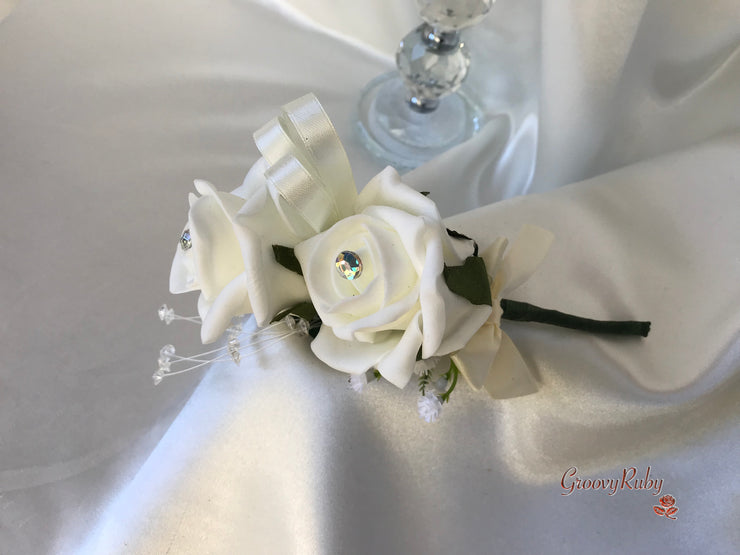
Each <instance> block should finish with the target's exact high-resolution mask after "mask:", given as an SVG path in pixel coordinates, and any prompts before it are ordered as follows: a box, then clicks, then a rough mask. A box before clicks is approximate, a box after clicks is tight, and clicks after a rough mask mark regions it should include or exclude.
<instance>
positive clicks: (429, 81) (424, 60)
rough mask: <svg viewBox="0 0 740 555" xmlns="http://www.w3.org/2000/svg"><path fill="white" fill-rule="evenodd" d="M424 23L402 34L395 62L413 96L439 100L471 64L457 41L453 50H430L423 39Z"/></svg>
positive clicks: (462, 44) (455, 87)
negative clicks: (403, 35) (404, 34)
mask: <svg viewBox="0 0 740 555" xmlns="http://www.w3.org/2000/svg"><path fill="white" fill-rule="evenodd" d="M425 28H426V25H422V26H421V27H419V28H418V29H415V30H413V31H411V32H410V33H409V34H408V35H406V36H405V37H403V40H402V41H401V44H400V45H399V47H398V51H397V52H396V65H397V66H398V69H399V71H400V72H401V77H403V80H404V82H405V84H406V87H407V88H408V89H409V91H411V93H412V94H413V95H414V96H417V97H420V98H424V99H438V98H440V97H441V96H443V95H445V94H449V93H452V92H455V91H456V90H457V89H458V88H459V87H460V85H461V84H462V82H463V80H464V79H465V76H466V75H467V73H468V67H469V66H470V52H469V51H468V48H467V46H465V43H463V42H460V43H458V44H456V45H455V47H454V48H452V49H442V50H434V49H430V48H429V47H428V46H429V43H428V42H427V41H425V39H424V33H423V30H424V29H425Z"/></svg>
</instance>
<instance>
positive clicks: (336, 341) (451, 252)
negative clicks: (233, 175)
mask: <svg viewBox="0 0 740 555" xmlns="http://www.w3.org/2000/svg"><path fill="white" fill-rule="evenodd" d="M355 212H356V214H355V215H353V216H350V217H348V218H345V219H343V220H340V221H339V222H338V223H336V224H335V225H334V226H332V227H331V228H330V229H328V230H327V231H324V232H323V233H320V234H318V235H316V236H314V237H311V238H309V239H307V240H305V241H303V242H301V243H299V244H298V245H296V247H295V254H296V256H297V258H298V260H299V261H300V263H301V268H302V270H303V274H304V277H305V280H306V285H307V287H308V292H309V293H310V296H311V300H312V302H313V304H314V307H315V308H316V311H317V312H318V314H319V316H320V317H321V320H322V322H323V325H322V326H321V330H320V332H319V334H318V336H317V337H316V339H315V340H314V341H313V342H312V343H311V349H312V350H313V352H314V353H315V354H316V356H317V357H318V358H320V359H321V360H323V361H324V362H325V363H326V364H328V365H329V366H331V367H333V368H335V369H337V370H341V371H344V372H348V373H350V374H361V373H363V372H366V371H367V370H368V369H370V368H373V367H375V368H377V369H378V371H379V372H380V373H381V374H382V375H383V377H384V378H386V379H387V380H388V381H390V382H391V383H393V384H394V385H396V386H398V387H401V388H402V387H404V386H405V385H406V384H407V383H408V381H409V379H410V377H411V375H412V373H413V371H414V365H415V362H416V357H417V353H418V352H419V350H420V349H421V355H422V357H423V358H429V357H432V356H440V355H445V354H449V353H452V352H455V351H457V350H459V349H461V348H462V347H463V346H464V345H465V344H466V343H467V341H468V340H469V339H470V338H471V337H472V336H473V335H474V334H475V332H476V331H477V330H478V328H480V326H481V325H482V324H483V323H484V322H485V321H486V319H487V318H488V316H489V315H490V313H491V307H490V306H487V305H473V304H471V303H470V302H469V301H468V300H466V299H464V298H463V297H460V296H458V295H456V294H454V293H452V292H451V291H450V290H449V289H448V288H447V285H446V284H445V282H444V279H443V277H442V271H443V269H444V265H445V264H447V265H451V266H455V265H459V264H462V262H463V260H464V256H461V255H459V254H458V253H457V252H456V250H455V247H454V246H453V240H452V239H450V237H449V236H448V235H447V233H446V230H445V227H444V225H443V224H442V221H441V218H440V215H439V212H438V210H437V207H436V205H435V204H434V202H432V201H431V200H430V199H427V198H426V197H424V195H422V194H420V193H418V192H417V191H414V190H413V189H411V188H410V187H408V186H406V185H404V184H403V183H401V181H400V177H399V175H398V173H397V172H396V171H395V170H394V169H393V168H386V169H385V170H384V171H383V172H381V173H380V174H378V175H377V176H376V177H375V178H373V179H372V180H371V181H370V183H368V185H367V186H366V187H365V189H363V191H362V192H361V193H360V195H359V197H358V199H357V203H356V207H355ZM457 242H458V243H459V241H457ZM468 248H469V246H468ZM343 251H351V252H353V253H356V254H357V255H358V256H359V258H360V259H361V261H362V273H361V274H360V275H359V276H358V277H357V278H356V279H354V280H352V281H350V280H347V279H345V278H344V277H342V275H340V273H339V272H338V271H337V269H336V267H335V258H336V256H337V255H338V254H339V253H341V252H343Z"/></svg>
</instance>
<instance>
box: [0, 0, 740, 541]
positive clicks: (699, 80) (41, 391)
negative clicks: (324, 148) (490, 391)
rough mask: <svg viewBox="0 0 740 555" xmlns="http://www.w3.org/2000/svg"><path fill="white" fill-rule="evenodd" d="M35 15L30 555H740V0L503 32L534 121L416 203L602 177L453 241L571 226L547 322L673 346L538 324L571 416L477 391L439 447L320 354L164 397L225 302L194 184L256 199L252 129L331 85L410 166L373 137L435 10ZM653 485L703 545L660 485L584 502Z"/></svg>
mask: <svg viewBox="0 0 740 555" xmlns="http://www.w3.org/2000/svg"><path fill="white" fill-rule="evenodd" d="M13 4H15V3H14V2H11V3H6V4H3V5H2V9H3V10H5V11H8V10H12V11H9V15H7V16H6V18H5V19H4V20H2V21H0V126H1V128H2V131H3V132H2V134H1V135H0V170H1V171H0V184H1V185H2V191H3V193H4V194H3V201H2V202H1V203H0V231H1V232H2V237H3V239H2V241H0V254H2V260H3V263H2V265H0V281H1V283H2V285H3V289H2V291H3V293H2V295H0V314H2V323H0V327H1V328H0V329H2V333H0V440H1V441H0V491H2V496H1V497H0V508H1V511H0V546H2V549H1V550H0V551H2V552H3V553H4V552H8V553H78V552H83V553H84V552H91V553H126V552H128V553H160V552H166V551H167V549H170V551H171V552H178V553H202V552H210V553H233V552H255V553H259V552H277V553H282V552H285V553H291V552H298V553H304V552H305V553H313V552H316V553H340V552H357V553H372V552H392V553H421V552H461V551H462V552H466V553H490V552H504V553H507V552H554V553H557V552H563V553H570V552H580V551H584V550H595V549H599V550H601V551H605V552H652V551H654V550H655V549H657V548H659V549H673V550H674V551H676V552H686V553H691V552H717V553H723V552H727V553H730V552H733V551H735V550H736V549H737V546H738V545H740V537H738V531H737V530H738V526H737V523H738V521H740V483H739V482H740V480H739V479H738V477H737V471H736V470H735V468H736V464H735V461H736V460H737V458H738V454H739V453H738V447H737V438H738V431H739V430H738V424H737V409H736V406H737V402H738V397H739V396H740V395H739V393H738V382H739V379H738V371H740V368H739V367H738V360H739V357H740V355H739V354H738V353H739V352H740V347H738V339H737V337H738V330H739V329H740V325H739V324H740V322H738V316H737V315H738V312H739V311H738V307H740V302H739V301H740V294H739V290H738V285H737V284H738V283H740V280H738V273H740V259H738V257H737V245H738V244H739V241H738V240H739V239H740V236H739V234H738V228H739V227H740V224H738V218H737V207H738V204H739V203H738V201H739V200H740V198H738V193H737V191H738V190H739V189H738V183H737V180H738V178H737V175H738V169H739V167H738V166H740V163H739V162H738V160H737V152H738V139H737V136H735V135H733V132H734V131H736V130H737V129H738V118H740V115H739V114H738V111H737V109H736V99H737V98H738V97H740V68H738V63H739V62H738V59H737V53H736V51H737V45H738V42H739V41H740V31H739V30H738V29H739V27H738V23H737V22H738V21H739V19H738V15H740V14H739V13H738V8H737V5H736V3H734V2H731V1H714V2H707V3H703V4H702V5H701V7H698V6H697V5H695V4H693V5H692V4H682V5H680V6H679V5H676V4H677V3H668V2H646V1H642V2H638V1H629V2H621V3H618V4H615V3H609V4H608V5H607V4H606V3H599V5H596V4H595V3H593V2H587V1H586V0H582V1H570V2H560V3H557V4H556V3H543V5H542V6H540V5H539V3H538V2H534V1H525V2H511V1H508V2H504V0H501V2H500V3H498V4H496V5H495V7H494V10H493V12H492V14H491V16H490V17H489V18H488V19H487V20H486V22H485V24H484V25H483V26H482V27H481V28H480V29H478V30H476V31H475V33H474V36H473V37H471V40H470V44H471V46H472V47H473V48H474V55H476V56H477V58H476V64H477V65H474V73H473V74H471V80H470V83H469V85H468V86H470V87H473V89H474V90H477V91H479V92H480V94H481V95H482V96H483V97H484V98H486V100H487V102H488V104H487V107H488V109H489V111H490V113H491V114H493V115H501V114H502V113H503V114H505V115H506V117H504V118H502V117H499V118H497V119H496V120H494V121H493V122H492V124H491V125H489V126H488V127H487V128H486V130H485V131H484V133H482V134H481V135H480V136H479V137H477V138H476V139H474V140H473V141H470V142H469V143H468V144H466V145H462V146H461V147H460V148H458V149H457V150H456V151H454V152H450V153H448V154H447V155H445V156H442V157H440V158H438V159H437V160H434V161H432V162H430V163H429V164H427V165H425V166H424V167H422V168H419V169H418V170H416V171H415V172H413V173H412V174H411V175H410V176H409V178H408V179H409V181H410V182H411V183H412V184H413V185H414V186H416V187H417V188H420V189H424V190H431V191H432V193H433V195H434V198H435V200H437V202H438V203H439V204H440V207H441V209H442V212H443V214H445V215H452V214H455V213H458V212H462V211H464V210H468V209H471V208H474V207H476V206H480V205H483V204H487V203H489V202H493V201H497V200H500V199H501V198H506V197H512V196H514V195H517V194H522V193H531V192H544V191H547V190H550V189H554V188H557V187H560V186H563V185H567V184H568V183H571V182H574V181H580V180H583V179H588V181H586V182H584V183H581V184H578V185H576V186H572V187H566V188H563V189H562V190H558V191H555V192H554V193H551V194H549V195H545V196H527V197H522V198H517V199H513V200H511V201H507V202H505V203H501V204H496V205H493V206H490V207H487V208H483V209H481V211H477V212H473V213H469V214H464V215H462V216H459V217H457V218H456V219H454V220H452V223H451V225H454V226H455V227H456V228H459V229H461V230H464V231H465V232H467V233H470V234H474V235H475V236H476V238H479V239H480V240H483V239H484V238H486V237H492V236H494V235H495V234H498V233H507V234H513V233H515V231H516V230H517V229H518V227H519V226H520V225H521V224H523V223H527V222H530V223H536V224H539V225H542V226H544V227H548V228H550V229H552V230H553V231H555V232H556V234H557V237H558V238H557V243H556V246H555V247H554V250H553V252H552V253H551V254H550V256H549V257H548V259H547V261H546V264H545V266H543V267H542V269H541V270H540V272H539V273H538V274H537V276H536V278H537V279H533V280H532V282H531V283H528V284H527V285H526V286H525V288H523V289H522V290H520V291H518V292H517V297H518V298H521V299H526V300H530V301H532V302H539V303H541V304H549V305H555V306H556V307H558V308H561V309H563V310H571V311H573V312H582V313H584V314H589V315H593V316H596V317H633V316H634V317H639V318H651V319H653V321H654V329H653V333H652V334H651V336H650V338H649V339H648V340H646V341H644V342H639V341H638V342H634V341H623V340H619V341H605V340H603V339H598V338H590V337H587V336H583V335H580V334H576V333H574V332H566V331H560V330H551V329H548V328H544V327H541V326H532V325H529V326H527V325H524V324H508V326H507V331H508V332H509V333H510V335H511V336H512V338H513V339H514V341H515V343H516V344H517V345H518V346H519V347H520V350H521V351H522V353H523V355H524V356H525V359H526V360H527V361H528V362H529V363H530V364H531V365H532V366H533V367H534V368H535V370H536V371H537V372H538V374H539V376H540V378H541V380H542V389H541V391H540V392H539V393H537V394H535V395H533V396H530V397H526V398H522V399H514V400H509V401H491V400H489V399H486V398H485V397H484V396H481V395H479V394H475V393H473V392H471V391H469V390H468V389H467V388H466V387H462V388H460V390H459V392H456V398H453V404H452V405H449V406H448V407H445V409H446V410H445V415H444V417H443V419H442V421H440V422H439V423H438V424H436V425H434V426H429V425H426V424H425V423H424V422H422V421H421V420H420V419H418V416H417V415H416V414H415V402H414V396H415V395H414V393H415V392H414V391H413V390H412V389H411V388H409V389H408V391H404V392H398V391H396V390H395V389H393V388H392V386H389V385H388V384H379V385H377V386H376V387H374V388H372V389H370V390H369V391H368V393H367V394H365V395H363V396H360V397H358V396H356V395H354V394H353V393H352V392H351V391H347V390H346V388H345V382H344V380H343V378H342V376H341V375H340V374H337V373H334V372H331V371H329V370H328V369H326V368H325V367H322V366H320V365H318V364H317V363H316V362H315V360H314V359H313V358H312V357H311V356H310V354H309V351H308V349H307V347H306V346H305V345H304V344H302V343H301V342H300V341H299V340H292V341H291V342H290V344H288V345H285V346H283V347H282V348H281V349H279V350H275V351H270V352H267V353H266V354H265V356H264V357H262V358H260V359H258V360H256V361H253V362H252V364H242V366H241V367H240V368H239V369H235V368H233V367H217V368H214V369H212V370H211V371H209V372H206V373H202V374H194V375H190V376H183V377H182V379H179V380H175V379H173V380H169V381H167V382H165V384H163V386H160V387H158V388H156V389H155V388H153V387H152V386H151V381H150V379H149V376H150V375H151V372H152V371H153V370H154V368H155V359H156V356H157V351H158V349H159V347H160V346H161V345H163V344H164V343H167V342H175V343H176V345H177V346H178V348H180V349H182V350H186V349H187V346H188V345H191V346H192V348H193V349H195V348H197V330H195V329H191V328H188V327H183V326H178V327H177V328H175V327H174V325H173V327H170V328H165V327H164V326H163V325H162V324H161V322H159V321H158V320H157V318H156V315H155V312H156V307H157V306H159V304H161V303H162V302H168V303H169V304H171V305H173V306H175V308H176V309H178V312H183V313H189V312H192V311H193V310H194V308H193V307H194V303H195V299H194V298H192V297H191V298H184V299H180V298H174V299H173V298H171V297H170V296H169V295H168V294H167V291H166V287H167V272H168V270H169V268H168V262H169V260H170V257H171V251H172V248H173V244H174V239H175V238H176V235H177V233H178V232H179V231H180V225H181V223H182V220H183V218H184V214H185V210H186V206H187V201H186V194H187V192H188V191H190V190H191V189H192V185H191V180H192V179H193V178H195V177H202V178H206V179H209V180H211V181H212V182H213V183H214V184H216V185H217V186H218V187H220V188H223V189H229V188H233V187H234V186H236V185H238V184H239V183H240V181H241V177H242V176H243V174H244V172H245V170H246V168H248V167H249V166H250V165H251V164H252V163H253V162H254V160H256V158H257V156H258V153H257V151H256V148H255V147H254V145H253V144H252V141H251V134H252V132H253V131H255V130H256V129H257V128H258V127H259V126H260V125H261V124H263V123H264V122H265V121H267V120H268V119H270V118H271V117H272V116H273V115H274V114H275V113H276V110H277V108H278V107H279V106H280V105H281V104H283V103H285V102H287V101H289V100H292V99H293V98H296V97H298V96H301V95H302V94H304V93H305V92H308V91H313V92H315V93H316V94H317V96H318V97H319V98H320V100H321V101H322V103H323V104H324V106H325V107H326V109H327V111H328V113H329V115H330V116H331V117H332V119H333V121H334V123H335V125H336V126H337V129H338V131H339V134H340V136H341V137H342V140H343V142H344V144H345V146H346V147H347V149H348V153H349V156H350V160H351V162H352V165H353V168H354V170H355V177H356V180H357V182H358V183H359V184H362V183H364V182H366V181H367V179H368V178H369V177H370V176H371V175H373V174H374V173H375V172H376V171H377V170H379V169H380V167H381V166H380V165H379V164H377V163H376V162H374V161H373V160H370V159H368V158H367V157H366V156H365V155H364V153H363V151H362V150H361V149H360V148H359V146H358V145H357V144H356V142H355V140H354V138H353V135H352V133H351V126H350V121H351V112H352V109H353V105H354V103H355V101H356V98H357V94H358V91H359V89H360V88H361V87H362V86H363V85H364V83H365V82H367V81H368V80H369V79H371V78H372V77H374V76H375V75H377V74H378V73H380V72H382V71H386V70H388V69H390V68H391V67H392V58H391V53H392V50H393V48H394V47H395V41H396V40H397V38H398V37H400V36H402V35H403V34H405V33H406V32H407V30H408V29H409V28H411V27H412V26H413V25H414V24H415V22H416V19H415V15H414V9H413V6H411V5H409V6H406V7H400V6H398V5H397V3H394V2H390V1H389V2H375V3H373V5H372V9H370V7H369V6H370V5H369V4H368V5H367V6H364V5H363V8H362V12H360V13H357V12H354V11H352V10H353V8H352V7H351V5H350V3H340V4H339V7H337V3H331V4H329V3H328V2H318V1H313V2H311V1H309V0H305V1H301V2H299V1H297V0H296V1H295V2H293V3H289V2H268V1H265V2H249V1H233V2H210V3H209V2H202V1H195V0H185V1H181V2H177V3H174V2H160V3H156V4H152V3H147V2H143V1H139V0H132V1H129V2H126V3H124V2H107V3H98V2H92V1H90V0H76V1H64V2H56V3H50V2H41V1H35V0H23V1H22V2H19V3H17V4H16V5H14V6H13ZM6 6H8V7H6ZM348 13H353V14H356V15H354V16H353V17H346V16H345V14H348ZM0 17H1V16H0ZM359 22H362V23H361V24H360V23H359ZM389 40H392V42H391V43H390V44H387V42H386V41H389ZM497 49H500V50H497ZM502 75H503V76H505V77H503V78H502V77H501V76H502ZM497 122H498V124H505V125H504V126H503V128H504V130H505V132H502V133H497V130H498V128H497V127H496V125H497ZM502 122H503V123H502ZM502 137H503V138H502ZM504 139H506V140H504ZM535 160H536V165H535V164H534V161H535ZM613 170H617V171H613ZM451 184H454V188H453V187H452V186H451ZM201 378H202V379H203V381H202V382H201V383H200V385H198V382H199V381H200V380H201ZM188 399H189V400H188ZM178 415H179V416H178ZM647 465H650V466H651V468H652V471H653V473H654V475H656V476H660V477H662V478H664V479H665V482H666V484H665V488H666V489H665V491H666V492H667V493H671V494H673V495H674V496H675V497H676V499H677V505H678V506H679V507H680V511H679V513H678V516H679V519H678V520H677V521H675V522H672V521H669V520H668V519H665V518H659V517H658V516H656V515H654V514H653V513H652V510H651V505H652V504H654V503H655V499H657V497H656V498H653V497H652V496H650V495H649V494H647V493H639V492H632V493H630V492H627V493H624V494H617V495H616V496H614V497H609V496H607V495H606V494H604V493H603V492H589V491H585V492H580V493H577V494H574V495H571V496H567V497H565V496H561V487H560V479H561V477H562V474H563V472H565V471H566V470H567V469H568V468H569V467H570V466H577V467H578V468H579V473H580V474H581V475H582V476H583V477H590V478H597V477H598V478H601V477H613V476H615V475H617V474H619V473H621V471H622V469H623V468H624V467H625V466H635V467H638V468H640V469H641V470H643V469H644V468H645V467H646V466H647Z"/></svg>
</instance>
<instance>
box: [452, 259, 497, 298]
mask: <svg viewBox="0 0 740 555" xmlns="http://www.w3.org/2000/svg"><path fill="white" fill-rule="evenodd" d="M442 276H443V277H444V280H445V283H446V284H447V287H448V288H449V289H450V291H452V292H453V293H455V294H457V295H460V296H461V297H464V298H466V299H468V300H469V301H470V302H471V303H473V304H487V305H488V306H492V302H491V286H490V284H489V283H488V273H487V272H486V264H485V262H483V259H482V258H480V257H478V256H469V257H467V258H466V259H465V262H464V263H463V264H462V266H445V268H444V270H443V272H442Z"/></svg>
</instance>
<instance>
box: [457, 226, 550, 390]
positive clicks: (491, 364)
mask: <svg viewBox="0 0 740 555" xmlns="http://www.w3.org/2000/svg"><path fill="white" fill-rule="evenodd" d="M553 239H554V236H553V234H552V233H550V232H549V231H547V230H545V229H542V228H540V227H537V226H533V225H526V226H524V227H523V228H522V230H521V231H520V232H519V234H518V235H517V237H516V238H515V239H514V241H512V243H511V246H510V247H509V250H508V251H506V246H507V244H508V240H507V239H506V238H504V237H499V238H498V239H497V240H496V241H494V243H493V244H492V245H491V246H489V247H488V248H487V249H486V250H485V251H483V253H482V254H481V256H482V258H483V260H484V262H485V264H486V270H487V272H488V275H489V281H490V284H491V299H493V311H492V312H491V316H490V317H489V318H488V321H487V322H486V323H485V324H483V326H481V328H480V329H479V330H478V331H477V332H476V333H475V335H474V336H473V337H472V338H471V339H470V341H469V342H468V343H467V344H466V345H465V347H464V348H463V349H461V350H460V351H458V352H457V353H455V354H454V355H452V357H451V358H452V360H453V361H454V362H455V364H456V365H457V367H458V368H459V369H460V371H461V372H462V374H463V376H465V378H466V380H467V381H468V383H469V384H470V385H471V386H472V387H473V388H475V389H479V390H480V389H485V390H486V391H488V393H489V394H490V395H491V397H494V398H496V399H507V398H510V397H519V396H521V395H528V394H530V393H534V392H535V391H536V390H537V383H536V381H535V379H534V377H533V375H532V371H531V370H530V369H529V367H528V366H527V363H526V362H524V359H523V358H522V356H521V354H520V353H519V350H518V349H517V348H516V346H515V345H514V343H513V342H512V341H511V339H510V338H509V336H508V335H506V333H504V332H503V330H502V329H501V326H500V322H501V314H502V309H501V306H500V304H499V302H500V300H501V298H502V297H503V296H504V295H506V294H508V293H509V292H510V291H513V290H514V289H516V288H517V287H519V286H520V285H522V284H523V283H524V282H525V281H527V280H528V279H529V277H530V276H531V275H532V274H533V273H534V272H535V270H536V269H537V267H538V266H539V265H540V263H541V262H542V260H543V259H544V258H545V255H546V254H547V251H548V250H549V249H550V245H551V244H552V241H553Z"/></svg>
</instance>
